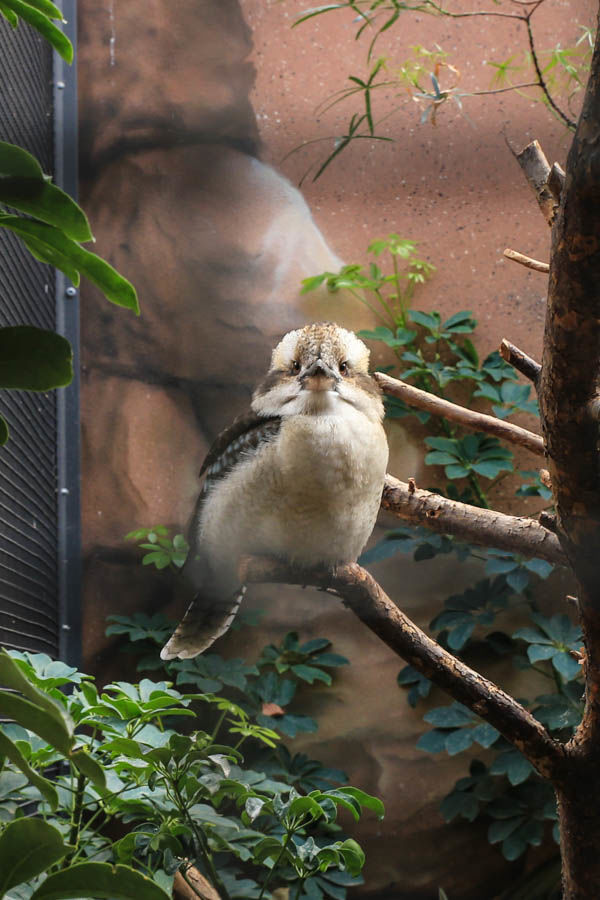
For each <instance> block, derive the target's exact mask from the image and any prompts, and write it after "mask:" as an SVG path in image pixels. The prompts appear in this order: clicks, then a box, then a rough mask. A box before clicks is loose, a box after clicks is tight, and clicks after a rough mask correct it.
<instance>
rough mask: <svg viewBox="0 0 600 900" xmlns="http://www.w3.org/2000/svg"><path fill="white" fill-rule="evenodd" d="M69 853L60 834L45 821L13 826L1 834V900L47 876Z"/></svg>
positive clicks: (31, 820) (27, 820) (25, 820)
mask: <svg viewBox="0 0 600 900" xmlns="http://www.w3.org/2000/svg"><path fill="white" fill-rule="evenodd" d="M68 851H69V847H68V846H65V844H64V843H63V839H62V835H61V833H60V831H59V830H58V829H57V828H54V827H53V826H52V825H49V824H48V823H47V822H44V821H43V820H42V819H34V818H23V819H16V820H15V821H13V822H9V823H8V825H7V826H6V828H5V829H4V830H3V832H2V834H0V897H2V896H4V894H5V893H6V892H7V891H8V890H9V889H10V888H12V887H15V886H16V885H18V884H24V883H25V882H27V881H31V879H32V878H35V876H36V875H40V874H41V873H42V872H45V871H46V869H48V867H49V866H51V865H52V864H53V863H55V862H57V861H58V860H59V859H62V857H63V856H65V855H66V853H68Z"/></svg>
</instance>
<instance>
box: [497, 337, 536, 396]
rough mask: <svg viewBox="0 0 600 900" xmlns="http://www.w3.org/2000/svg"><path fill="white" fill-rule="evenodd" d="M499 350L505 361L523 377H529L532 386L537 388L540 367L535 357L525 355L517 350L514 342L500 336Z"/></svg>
mask: <svg viewBox="0 0 600 900" xmlns="http://www.w3.org/2000/svg"><path fill="white" fill-rule="evenodd" d="M499 352H500V356H501V357H502V359H503V360H504V361H505V362H507V363H509V364H510V365H511V366H512V367H513V368H514V369H516V370H517V371H518V372H520V373H521V375H524V376H525V378H529V380H530V381H532V382H533V384H534V387H536V388H537V385H538V381H539V379H540V373H541V371H542V367H541V366H540V364H539V363H538V362H536V361H535V359H532V358H531V356H527V354H526V353H524V352H523V351H522V350H519V348H518V347H516V346H515V345H514V344H511V342H510V341H507V340H506V338H502V341H501V343H500V350H499Z"/></svg>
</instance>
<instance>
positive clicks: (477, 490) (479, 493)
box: [469, 472, 490, 509]
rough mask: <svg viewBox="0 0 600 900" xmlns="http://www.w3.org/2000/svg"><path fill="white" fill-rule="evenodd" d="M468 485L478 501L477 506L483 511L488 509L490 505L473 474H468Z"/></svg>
mask: <svg viewBox="0 0 600 900" xmlns="http://www.w3.org/2000/svg"><path fill="white" fill-rule="evenodd" d="M469 484H470V485H471V487H472V488H473V491H474V493H475V496H476V497H477V499H478V500H479V505H480V506H482V507H483V508H484V509H489V508H490V505H489V503H488V499H487V497H486V496H485V494H484V492H483V490H482V488H481V485H480V484H479V478H478V477H477V475H476V474H475V473H474V472H470V473H469Z"/></svg>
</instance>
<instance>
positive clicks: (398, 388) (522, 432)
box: [373, 372, 544, 456]
mask: <svg viewBox="0 0 600 900" xmlns="http://www.w3.org/2000/svg"><path fill="white" fill-rule="evenodd" d="M373 378H375V380H376V381H377V382H378V384H379V385H380V386H381V388H382V390H383V391H384V392H385V393H386V394H390V395H391V396H393V397H399V398H400V399H401V400H404V402H405V403H406V404H407V405H408V406H414V407H416V408H417V409H424V410H427V412H430V413H433V414H434V415H436V416H443V417H444V418H445V419H450V421H452V422H459V423H460V424H461V425H462V426H463V427H464V428H468V429H469V430H471V431H484V432H485V433H486V434H493V435H495V436H496V437H499V438H502V439H503V440H505V441H508V442H509V443H511V444H518V446H520V447H525V448H526V449H527V450H530V451H531V452H532V453H536V454H537V455H538V456H544V441H543V439H542V437H541V436H540V435H539V434H534V433H533V432H532V431H527V429H526V428H520V427H519V426H518V425H513V424H512V423H511V422H506V421H505V420H504V419H497V418H496V417H495V416H487V415H486V414H485V413H479V412H475V411H474V410H472V409H466V408H465V407H464V406H459V405H458V404H457V403H450V401H449V400H443V399H442V398H441V397H436V395H435V394H430V393H429V392H428V391H422V390H420V388H416V387H413V385H411V384H406V382H404V381H399V380H398V379H397V378H391V376H390V375H385V374H384V373H383V372H374V373H373Z"/></svg>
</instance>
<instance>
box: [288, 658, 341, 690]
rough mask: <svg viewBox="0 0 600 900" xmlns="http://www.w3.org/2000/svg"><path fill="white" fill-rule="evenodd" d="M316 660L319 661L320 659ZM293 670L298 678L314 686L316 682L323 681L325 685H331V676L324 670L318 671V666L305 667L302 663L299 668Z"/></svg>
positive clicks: (295, 667) (294, 667)
mask: <svg viewBox="0 0 600 900" xmlns="http://www.w3.org/2000/svg"><path fill="white" fill-rule="evenodd" d="M316 659H317V661H318V659H319V657H317V658H316ZM291 669H292V672H294V674H295V675H297V676H298V678H301V679H302V680H303V681H307V682H308V683H309V684H313V683H314V682H315V681H323V682H324V683H325V684H331V675H329V674H328V673H327V672H323V670H322V669H318V668H317V667H316V666H305V665H304V664H303V663H300V664H298V665H297V666H292V667H291Z"/></svg>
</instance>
